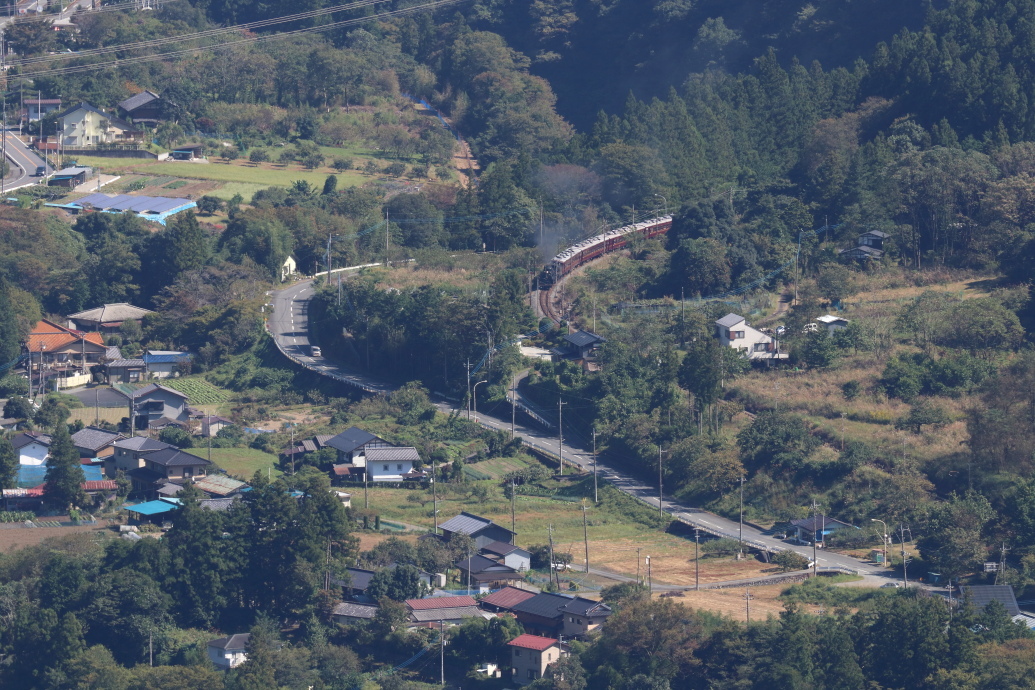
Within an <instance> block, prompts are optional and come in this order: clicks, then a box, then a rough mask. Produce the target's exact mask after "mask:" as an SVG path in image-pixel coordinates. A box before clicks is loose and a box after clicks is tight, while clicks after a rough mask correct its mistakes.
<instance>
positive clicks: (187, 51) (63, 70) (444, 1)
mask: <svg viewBox="0 0 1035 690" xmlns="http://www.w3.org/2000/svg"><path fill="white" fill-rule="evenodd" d="M466 1H467V0H434V1H433V2H427V3H424V4H422V5H414V6H412V7H405V8H402V9H397V10H389V11H387V12H381V13H379V14H374V15H371V16H369V17H357V18H353V19H345V20H342V21H338V22H332V23H330V24H324V25H323V26H314V27H309V28H306V29H296V30H294V31H283V32H281V33H278V34H273V35H269V36H254V37H251V38H244V39H240V40H237V41H228V42H226V43H220V44H217V45H211V46H198V47H194V48H184V49H181V50H173V51H169V52H167V53H160V54H158V55H141V56H137V57H130V58H124V59H121V60H113V61H111V62H102V63H95V64H92V65H76V66H72V67H60V68H56V69H41V70H37V71H33V72H22V73H20V74H19V75H17V76H21V77H38V76H44V75H46V76H54V75H60V74H75V73H79V72H93V71H98V70H104V69H110V68H117V67H121V66H123V65H132V64H139V63H144V62H154V61H157V60H166V59H168V58H173V57H181V56H185V55H193V54H196V53H203V52H206V51H214V50H219V49H222V48H231V47H234V46H240V45H246V44H251V43H259V42H266V41H275V40H280V39H282V38H289V37H291V36H301V35H305V34H310V33H319V32H324V31H330V30H332V29H338V28H341V27H345V26H355V25H356V24H362V23H365V22H369V21H374V20H377V19H385V18H388V17H398V16H405V15H408V14H415V13H417V12H422V11H424V10H431V9H436V8H439V7H448V6H449V5H456V4H459V3H461V2H466Z"/></svg>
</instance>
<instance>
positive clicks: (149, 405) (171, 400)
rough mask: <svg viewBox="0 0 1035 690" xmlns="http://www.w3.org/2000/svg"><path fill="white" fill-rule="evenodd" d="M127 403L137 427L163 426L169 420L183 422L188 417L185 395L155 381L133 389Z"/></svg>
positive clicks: (166, 424)
mask: <svg viewBox="0 0 1035 690" xmlns="http://www.w3.org/2000/svg"><path fill="white" fill-rule="evenodd" d="M129 404H130V406H131V407H132V409H133V417H134V419H135V420H136V422H135V424H136V428H137V429H147V428H149V427H158V428H164V427H166V426H168V425H169V423H170V422H180V423H185V422H186V421H187V420H188V419H189V418H190V412H189V411H188V409H187V396H186V395H185V394H184V393H181V392H180V391H178V390H176V389H174V388H169V387H168V386H163V385H160V384H157V383H151V384H148V385H146V386H144V387H143V388H140V389H138V390H136V391H134V392H133V394H132V396H131V397H130V403H129Z"/></svg>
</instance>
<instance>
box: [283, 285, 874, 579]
mask: <svg viewBox="0 0 1035 690" xmlns="http://www.w3.org/2000/svg"><path fill="white" fill-rule="evenodd" d="M312 294H313V281H312V280H305V281H302V282H300V283H296V284H295V285H292V286H291V287H288V288H285V289H283V290H278V291H275V292H273V293H271V297H272V303H273V313H272V314H271V315H270V316H269V319H268V321H267V328H268V329H269V331H270V334H271V335H272V337H273V338H274V340H275V341H276V343H277V345H278V346H279V347H280V349H281V350H282V351H283V352H284V354H285V355H287V356H288V357H290V358H291V359H293V360H294V361H296V362H297V363H298V364H301V365H302V366H305V367H307V368H309V369H313V370H315V371H317V372H319V373H321V374H324V375H326V376H330V377H332V378H336V379H338V380H341V381H343V382H345V383H349V384H351V385H353V386H358V387H359V388H362V389H363V390H365V391H368V392H371V393H378V392H390V391H392V390H394V389H395V388H396V386H395V385H393V384H390V383H387V382H385V381H382V380H380V379H376V378H373V377H370V376H367V375H366V374H364V373H362V372H360V371H358V370H356V369H353V368H351V367H347V366H342V365H339V364H334V363H332V362H330V361H328V360H327V359H326V358H324V357H313V356H312V355H311V352H310V349H309V347H310V345H309V321H308V302H309V298H310V297H311V296H312ZM435 405H436V407H438V409H439V410H440V411H441V412H444V413H449V412H452V411H453V410H454V408H453V406H452V405H451V404H449V403H447V402H442V401H438V402H436V403H435ZM478 422H479V423H480V424H482V425H483V426H486V427H488V428H490V429H499V430H504V431H506V430H509V429H510V420H509V419H502V418H497V417H493V416H491V415H487V414H485V413H479V414H478ZM515 433H516V434H517V435H518V436H520V437H521V438H522V439H523V440H524V442H525V443H526V444H527V445H529V446H531V447H533V448H536V449H538V450H541V451H543V452H546V453H551V454H553V455H556V454H557V436H556V435H555V434H551V433H548V432H543V431H540V430H539V429H534V428H531V427H529V426H526V425H524V424H517V425H516V426H515ZM562 451H563V453H564V460H565V462H567V463H569V464H573V465H577V466H579V467H580V468H582V469H584V470H587V471H590V472H592V470H593V454H592V452H590V451H588V450H587V449H585V448H582V447H580V446H578V445H574V444H573V443H572V442H570V441H568V442H565V443H564V445H563V447H562ZM597 471H598V473H599V475H600V478H601V479H603V480H604V481H607V482H609V483H611V484H612V485H613V486H614V487H616V488H617V489H619V490H620V491H623V492H625V493H626V494H629V495H630V496H633V497H634V498H638V499H639V500H641V501H643V502H644V503H646V504H648V505H651V506H653V507H655V508H657V506H658V493H657V489H655V488H654V487H653V486H650V485H647V484H644V483H643V482H641V481H640V480H638V479H635V478H633V477H632V476H630V475H628V474H625V473H623V472H620V471H619V470H617V469H615V468H613V467H611V466H609V465H607V464H605V463H602V462H598V464H597ZM662 509H663V510H664V511H665V512H666V513H668V514H669V515H671V516H672V517H674V518H675V519H677V520H679V521H681V522H684V523H686V524H688V525H690V526H692V527H699V528H700V529H701V530H703V531H704V532H707V533H709V534H713V535H716V536H724V537H730V538H733V539H739V537H740V526H739V524H738V522H736V521H734V520H729V519H727V518H724V517H721V516H719V515H715V514H713V513H709V512H706V511H704V510H701V509H700V508H694V507H691V506H687V505H683V504H681V503H678V502H675V501H671V500H668V499H666V500H665V501H664V503H663V505H662ZM744 541H745V542H747V543H748V544H750V545H752V546H754V547H756V548H760V549H764V550H767V551H770V552H776V551H783V550H791V551H795V552H797V553H799V554H801V555H803V556H806V557H807V558H808V559H809V560H812V547H809V546H797V545H791V544H787V543H785V542H783V541H779V540H777V539H773V538H772V537H770V536H767V535H766V534H764V533H763V532H762V531H761V530H759V529H757V528H755V527H751V526H750V525H744ZM818 566H819V567H820V568H845V569H849V570H853V571H856V572H858V573H859V574H860V575H864V576H865V575H885V576H887V577H889V578H891V577H892V574H891V572H890V571H889V570H887V569H886V568H883V567H881V566H879V565H875V564H873V563H869V562H866V561H861V560H859V559H856V558H852V557H851V556H845V555H843V554H838V553H831V552H825V551H822V550H820V551H819V558H818Z"/></svg>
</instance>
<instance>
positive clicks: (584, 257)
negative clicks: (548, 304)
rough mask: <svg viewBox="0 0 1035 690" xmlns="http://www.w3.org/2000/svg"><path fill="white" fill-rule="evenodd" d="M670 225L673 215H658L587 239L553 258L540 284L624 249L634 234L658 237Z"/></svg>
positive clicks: (546, 283) (669, 227)
mask: <svg viewBox="0 0 1035 690" xmlns="http://www.w3.org/2000/svg"><path fill="white" fill-rule="evenodd" d="M671 227H672V216H659V217H657V218H651V219H650V220H645V221H642V222H640V223H634V224H633V225H624V226H622V227H620V228H615V229H614V230H610V231H608V232H605V233H604V234H602V235H594V236H593V237H590V238H587V239H584V240H582V241H581V242H579V243H578V244H575V245H572V246H570V247H568V248H567V249H565V250H564V251H563V252H561V253H560V254H558V255H557V256H555V257H553V259H551V260H550V263H548V264H547V265H546V268H545V269H544V270H543V276H542V278H541V285H542V286H543V287H546V286H549V285H553V284H555V283H556V282H557V281H558V280H560V279H561V278H563V277H564V276H566V275H568V274H569V273H571V272H572V271H574V270H575V269H576V268H578V267H579V266H581V265H583V264H585V263H588V262H590V261H592V260H593V259H597V258H599V257H601V256H603V255H605V254H610V253H611V252H617V251H619V250H622V249H625V248H626V247H627V246H628V245H629V240H630V238H631V237H632V236H633V235H640V236H641V237H647V238H650V237H657V236H658V235H664V234H665V233H667V232H668V231H669V229H671Z"/></svg>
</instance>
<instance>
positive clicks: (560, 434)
mask: <svg viewBox="0 0 1035 690" xmlns="http://www.w3.org/2000/svg"><path fill="white" fill-rule="evenodd" d="M565 404H566V403H564V402H562V401H561V399H560V398H557V459H558V460H559V461H560V464H561V476H562V477H563V476H564V405H565Z"/></svg>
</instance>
